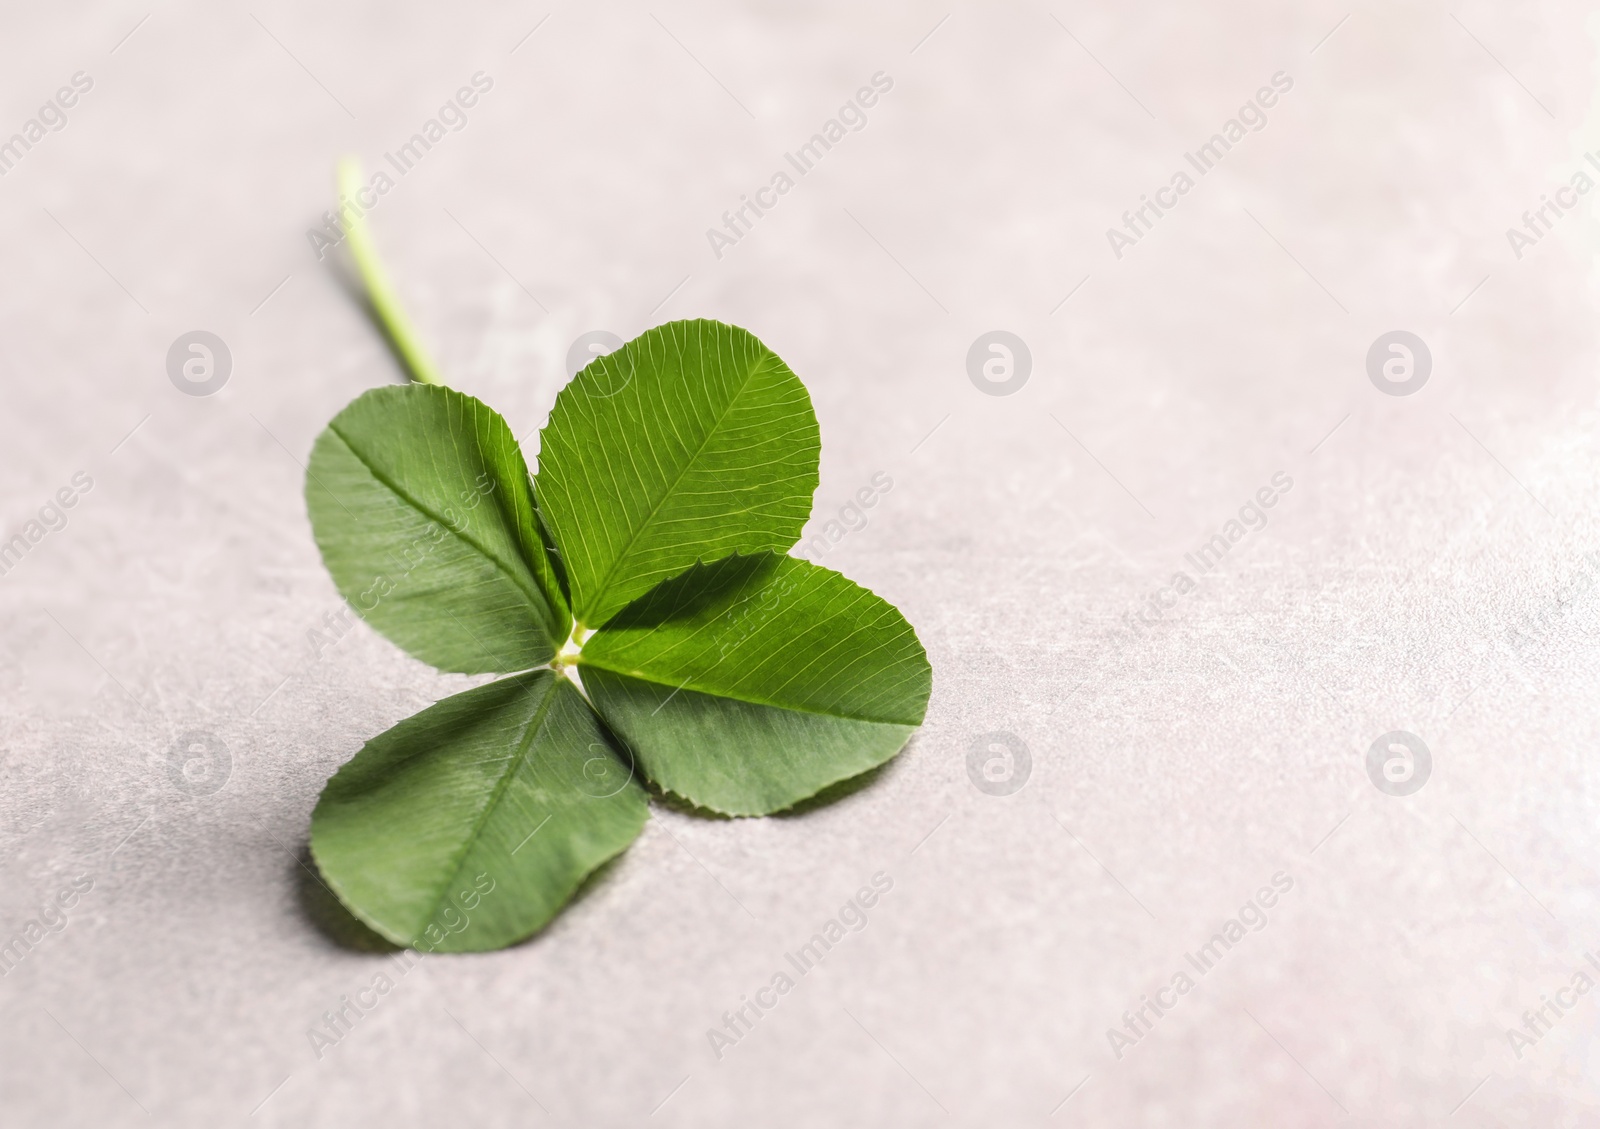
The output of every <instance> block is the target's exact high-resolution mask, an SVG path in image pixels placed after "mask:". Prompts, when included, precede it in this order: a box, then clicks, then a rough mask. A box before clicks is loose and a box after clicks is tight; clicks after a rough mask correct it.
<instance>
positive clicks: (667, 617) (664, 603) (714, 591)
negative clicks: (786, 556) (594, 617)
mask: <svg viewBox="0 0 1600 1129" xmlns="http://www.w3.org/2000/svg"><path fill="white" fill-rule="evenodd" d="M782 559H783V557H782V556H781V554H778V553H770V552H769V553H752V554H744V553H734V554H732V555H730V556H726V557H721V558H719V559H717V560H715V561H711V562H709V563H707V562H705V561H696V562H695V563H694V564H692V565H690V566H689V567H688V568H686V569H684V570H683V571H682V572H680V573H678V574H677V575H676V576H672V577H669V578H667V579H666V580H663V581H661V583H659V584H657V585H656V586H655V587H654V588H652V589H650V590H649V591H648V592H646V593H645V594H644V595H642V596H640V597H638V598H637V599H635V600H634V601H633V602H632V603H631V604H629V605H628V606H627V607H625V608H623V609H622V610H621V611H619V612H618V613H617V614H616V615H614V616H612V617H611V619H609V620H608V621H607V622H606V623H605V626H606V627H609V628H612V629H619V628H634V629H638V628H646V627H660V626H661V625H662V624H666V623H672V622H675V621H678V620H684V619H692V618H694V617H695V616H697V615H700V614H702V613H703V612H705V611H707V610H709V609H712V608H716V607H718V606H719V605H722V604H727V605H728V606H727V607H726V608H725V609H723V614H728V613H731V612H732V611H733V610H734V608H735V607H737V606H738V603H744V602H748V601H749V600H751V599H754V598H755V596H756V595H757V594H759V593H760V591H761V585H762V584H763V583H765V582H766V580H767V578H768V577H769V576H770V574H771V573H772V572H773V571H774V570H776V569H777V567H778V565H779V562H780V561H781V560H782ZM740 590H745V591H747V592H748V593H749V594H748V595H746V596H745V597H744V598H743V600H742V601H738V602H737V603H736V594H737V593H738V592H739V591H740Z"/></svg>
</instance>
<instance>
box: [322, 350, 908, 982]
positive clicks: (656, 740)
mask: <svg viewBox="0 0 1600 1129" xmlns="http://www.w3.org/2000/svg"><path fill="white" fill-rule="evenodd" d="M819 454H820V439H819V432H818V428H817V421H816V416H815V414H814V413H813V411H812V407H811V398H810V396H809V395H808V394H807V392H806V389H805V386H804V385H803V384H801V382H800V380H799V379H798V378H797V377H796V376H795V375H794V373H793V372H791V371H790V370H789V367H788V366H787V365H785V364H784V363H783V361H781V360H780V359H779V358H778V357H777V356H776V355H775V354H773V352H772V351H771V350H769V349H768V348H767V347H766V346H764V345H763V344H761V342H760V341H758V340H756V338H755V337H754V336H752V335H751V334H750V333H748V332H746V331H745V330H742V329H738V328H735V327H733V326H728V325H723V324H721V323H719V322H714V321H680V322H672V323H669V324H667V325H662V326H658V327H657V328H655V329H652V330H649V331H647V332H646V333H644V334H642V335H641V336H639V337H637V338H635V339H634V340H633V341H630V342H628V343H627V344H626V345H624V346H623V347H622V348H621V349H619V350H617V351H616V352H614V353H611V354H609V355H607V356H604V357H600V358H598V359H596V360H595V361H593V362H592V363H590V364H589V365H588V367H586V368H585V369H584V370H583V371H582V372H580V373H579V374H578V375H577V377H576V378H574V379H573V381H572V382H571V383H570V384H568V385H567V386H566V387H565V388H563V389H562V391H561V393H560V394H559V395H558V396H557V398H556V403H555V407H554V409H553V410H552V412H551V414H550V420H549V423H548V424H547V425H546V426H545V428H544V430H543V432H542V433H541V435H540V447H539V460H538V462H539V465H538V473H537V475H536V476H534V477H530V475H529V473H528V467H527V464H526V463H525V461H524V460H523V456H522V453H521V451H520V450H519V449H518V446H517V443H516V441H515V439H514V438H513V437H512V433H511V430H510V429H509V428H508V427H507V425H506V423H505V421H504V420H503V419H501V417H500V416H499V415H497V414H496V413H495V412H494V411H492V410H491V409H489V408H488V407H487V406H485V405H484V404H482V403H481V402H479V401H477V400H475V399H473V398H472V397H470V396H466V395H463V394H461V393H460V392H456V391H453V390H451V389H449V388H446V387H442V386H440V385H437V384H429V383H418V384H412V385H408V386H396V387H385V388H378V389H374V390H372V391H370V392H367V393H366V394H364V395H362V396H361V397H359V398H358V399H356V400H355V401H354V402H353V403H351V404H350V405H349V406H348V407H346V408H345V409H344V410H343V411H341V412H340V413H339V414H338V415H337V416H335V417H334V419H333V421H332V422H331V423H330V424H329V425H328V427H327V429H326V430H325V431H324V432H323V433H322V435H321V436H320V437H319V438H318V439H317V442H316V445H315V447H314V448H313V451H312V455H311V461H310V466H309V471H308V473H307V476H306V502H307V506H308V508H309V510H310V515H311V524H312V529H313V532H314V534H315V536H316V541H317V545H318V546H319V548H320V549H321V551H322V558H323V560H324V562H325V563H326V564H327V567H328V571H329V572H330V573H331V574H332V576H333V579H334V582H335V584H336V585H337V586H338V588H339V591H340V593H341V594H342V595H343V596H344V597H345V599H346V600H348V601H349V602H350V603H351V605H352V606H354V607H355V608H356V610H357V611H359V612H360V613H361V615H362V616H363V617H364V618H365V619H366V621H367V622H368V623H369V624H371V625H372V626H373V627H374V628H376V629H377V630H378V631H380V632H382V633H383V634H384V635H386V636H388V638H389V639H391V640H392V641H393V642H395V643H396V644H398V645H399V646H400V647H402V648H404V649H405V650H406V651H408V652H409V653H410V654H412V655H414V656H415V657H417V658H418V659H421V660H422V661H424V662H426V663H429V664H431V665H433V666H435V667H437V668H438V669H440V670H444V671H454V672H460V673H466V674H485V673H494V674H504V675H508V676H509V677H505V678H502V679H500V680H498V681H494V682H489V683H487V684H484V685H481V686H478V687H476V688H475V689H472V690H468V691H466V692H465V693H462V694H457V695H455V696H453V697H450V698H446V699H444V700H443V701H440V702H438V703H436V704H434V705H433V706H431V707H429V708H428V709H425V710H423V711H422V712H421V713H419V714H417V715H416V716H414V717H411V718H408V719H406V720H405V721H402V722H400V723H399V724H398V725H396V726H395V727H394V728H392V729H390V730H388V731H387V732H385V733H382V734H380V735H379V736H377V737H375V738H373V739H372V740H371V741H369V742H367V744H366V745H365V746H364V747H363V748H362V749H361V751H360V752H358V753H357V754H356V755H355V757H354V758H352V759H351V760H350V761H349V762H348V763H346V764H345V765H344V766H343V767H342V768H340V770H339V771H338V773H336V774H335V775H334V777H333V778H332V779H331V780H330V781H329V782H328V784H327V787H326V788H325V789H324V790H323V793H322V797H321V799H320V801H319V802H318V804H317V807H316V811H315V813H314V814H313V816H312V824H311V850H312V854H313V856H314V857H315V859H316V862H317V865H318V867H319V868H320V870H321V872H322V875H323V877H324V878H325V879H326V880H327V882H328V884H329V886H330V887H331V888H332V889H333V890H334V892H335V893H337V894H338V896H339V897H340V899H341V900H342V901H343V902H344V903H345V905H346V906H347V907H348V908H349V909H350V910H351V911H352V912H353V913H354V914H355V915H356V916H357V917H359V918H360V919H361V920H362V921H363V922H365V923H366V924H367V925H369V926H371V927H372V928H373V929H375V930H376V931H377V932H378V933H380V934H382V935H383V936H384V937H386V938H388V939H389V940H390V941H393V942H395V943H396V944H401V945H413V946H416V947H420V948H426V949H429V950H430V951H467V950H482V949H494V948H500V947H502V946H504V945H509V944H512V943H514V942H516V941H519V940H521V939H523V938H525V937H528V936H529V935H530V934H532V933H534V932H536V931H537V930H538V929H540V928H541V927H542V926H544V925H545V924H546V923H547V922H548V921H549V920H550V919H551V918H552V917H553V916H554V915H555V913H556V912H557V911H558V910H559V909H560V908H561V906H562V905H563V904H564V903H565V902H566V901H567V899H568V898H570V897H571V896H572V894H573V892H574V891H575V890H576V889H577V888H578V886H579V885H580V883H582V881H583V880H584V878H585V877H586V876H587V875H588V874H590V873H591V872H592V871H593V870H594V869H595V868H596V867H598V866H600V865H601V864H602V863H603V862H605V861H606V860H607V859H609V858H611V857H613V856H615V855H617V854H618V853H619V852H621V851H622V850H624V849H625V848H626V847H627V846H628V844H629V843H631V842H632V841H633V839H634V838H635V837H636V836H637V835H638V834H639V832H640V831H641V829H642V828H643V826H644V822H645V820H646V818H647V814H648V813H647V803H646V799H647V791H646V787H645V785H646V784H648V785H651V786H653V787H654V788H655V789H657V790H659V791H660V792H663V793H671V794H674V795H676V796H678V797H681V798H682V799H683V800H685V801H688V802H689V803H690V804H692V805H694V806H695V807H697V808H700V809H703V810H706V811H710V812H714V813H722V814H725V815H735V816H751V815H764V814H768V813H770V812H774V811H779V810H782V809H784V808H788V807H791V806H793V805H794V804H796V803H798V802H799V801H801V800H804V799H806V798H808V797H810V796H814V795H815V794H816V793H818V792H819V791H821V790H822V789H824V788H826V787H828V786H829V785H831V784H834V783H836V782H838V781H841V780H844V779H847V778H849V777H852V776H857V775H859V774H860V773H863V772H865V771H867V770H868V769H871V768H873V767H875V766H877V765H880V764H882V763H884V762H885V761H887V760H889V759H890V758H891V757H893V756H894V755H895V754H896V753H897V752H899V751H900V749H901V748H902V747H903V746H904V745H905V743H906V741H907V740H908V739H909V737H910V735H911V734H912V732H913V731H914V730H915V729H916V728H917V726H919V725H920V724H921V723H922V719H923V715H924V713H925V711H926V708H927V702H928V695H929V692H930V690H931V686H932V672H931V670H930V668H929V665H928V660H927V656H926V654H925V653H924V651H923V649H922V646H921V644H920V643H919V642H918V640H917V637H916V633H915V632H914V631H913V630H912V628H911V626H910V625H909V624H908V623H907V622H906V620H905V618H904V617H903V616H901V614H900V613H899V612H898V611H897V610H896V609H895V608H894V607H893V606H891V605H890V604H888V603H887V602H885V601H884V600H882V599H881V598H879V597H878V596H875V595H873V594H872V593H871V592H869V591H867V590H866V589H864V588H862V587H860V586H859V585H857V584H855V583H853V582H851V581H850V580H848V579H846V578H845V577H843V576H841V575H840V574H839V573H837V572H833V571H831V570H829V569H825V568H821V567H819V566H817V565H813V564H811V563H809V562H807V561H803V560H800V559H797V558H794V557H789V556H786V555H784V554H785V553H786V552H787V550H788V549H789V548H790V547H792V546H793V545H794V544H795V542H796V541H797V540H798V539H799V536H800V531H801V528H802V527H803V526H804V524H805V522H806V519H807V517H808V516H809V515H810V512H811V499H812V494H813V493H814V492H815V490H816V487H817V482H818V471H817V467H818V457H819Z"/></svg>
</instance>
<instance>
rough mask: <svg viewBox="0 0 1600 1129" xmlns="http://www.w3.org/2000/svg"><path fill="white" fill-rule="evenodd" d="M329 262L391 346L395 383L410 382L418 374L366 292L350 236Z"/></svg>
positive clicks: (346, 290) (336, 278)
mask: <svg viewBox="0 0 1600 1129" xmlns="http://www.w3.org/2000/svg"><path fill="white" fill-rule="evenodd" d="M329 262H330V263H331V264H332V268H333V269H332V274H333V277H334V279H335V280H337V282H338V283H339V287H340V289H342V290H343V291H344V292H345V295H346V296H347V297H348V298H349V299H350V300H351V301H352V302H354V303H355V304H356V306H358V307H359V308H360V310H361V312H362V313H363V314H365V315H366V318H367V321H369V322H371V323H372V328H374V329H376V330H377V331H378V336H379V337H381V338H382V339H383V343H384V344H385V345H386V346H388V349H389V355H390V356H391V357H393V358H394V364H395V368H396V369H397V370H399V371H398V373H397V376H398V379H397V380H395V381H394V383H396V384H410V383H411V382H412V380H413V379H414V378H415V374H413V373H412V371H411V366H410V365H409V364H408V363H407V362H406V357H405V354H404V353H403V352H401V350H400V346H399V344H398V343H397V342H396V341H395V339H394V334H393V333H391V332H390V331H389V326H388V324H387V323H386V322H385V321H384V320H383V318H381V317H379V316H378V310H377V307H375V306H374V305H373V304H372V299H371V298H370V297H369V296H368V294H367V284H366V283H365V282H363V281H362V280H361V275H360V273H359V272H358V271H357V269H356V265H355V262H354V260H353V259H352V257H351V254H350V243H349V240H346V241H344V242H343V243H340V244H339V246H338V247H337V248H336V249H335V250H334V252H333V254H332V255H330V256H329Z"/></svg>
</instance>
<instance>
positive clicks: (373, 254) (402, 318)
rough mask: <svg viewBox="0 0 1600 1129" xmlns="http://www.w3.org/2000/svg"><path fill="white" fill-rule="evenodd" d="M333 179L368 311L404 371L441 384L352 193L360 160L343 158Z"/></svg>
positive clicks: (357, 181) (421, 381)
mask: <svg viewBox="0 0 1600 1129" xmlns="http://www.w3.org/2000/svg"><path fill="white" fill-rule="evenodd" d="M337 180H338V190H339V222H340V224H341V225H342V226H343V228H344V233H345V238H346V239H347V240H348V241H349V243H350V253H351V255H352V256H354V258H355V261H356V270H357V271H358V272H359V273H360V275H361V281H362V284H363V285H365V286H366V288H367V300H368V301H370V302H371V303H372V310H373V312H374V313H375V314H376V315H377V317H378V323H379V325H380V326H382V328H383V331H384V333H386V334H387V335H388V337H389V340H390V342H392V343H393V345H394V349H395V352H397V353H399V354H400V359H401V361H402V362H404V364H405V367H406V371H407V374H408V375H409V376H410V377H411V379H412V380H414V381H416V382H417V383H419V384H440V385H442V384H443V383H444V381H442V380H440V379H439V372H438V370H437V369H435V368H434V367H433V360H432V358H430V357H429V356H428V351H427V350H426V349H424V348H423V346H422V341H421V340H420V339H419V338H418V336H417V331H416V329H415V327H413V326H412V324H411V319H409V318H408V317H406V312H405V310H404V309H402V308H401V306H400V298H399V295H397V294H396V293H395V289H394V284H393V283H391V282H390V281H389V275H388V273H387V272H386V271H385V270H384V269H383V260H382V259H380V258H379V257H378V249H377V247H376V246H375V245H374V244H373V242H372V236H371V234H370V233H369V232H368V231H367V219H366V214H365V213H364V212H362V211H361V210H360V209H359V205H358V204H357V203H356V201H357V200H358V197H357V195H356V194H357V193H358V192H360V191H361V189H363V188H365V187H366V185H365V183H364V182H363V181H362V179H361V162H360V161H359V160H358V159H357V158H355V157H346V158H344V159H343V160H342V161H340V162H339V169H338V177H337Z"/></svg>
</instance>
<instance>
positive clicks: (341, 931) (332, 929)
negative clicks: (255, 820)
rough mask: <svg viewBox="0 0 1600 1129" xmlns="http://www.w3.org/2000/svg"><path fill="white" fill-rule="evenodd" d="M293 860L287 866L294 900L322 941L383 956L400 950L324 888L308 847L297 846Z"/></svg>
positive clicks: (346, 948) (350, 950) (355, 950)
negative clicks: (298, 852) (293, 888)
mask: <svg viewBox="0 0 1600 1129" xmlns="http://www.w3.org/2000/svg"><path fill="white" fill-rule="evenodd" d="M295 862H296V865H294V866H293V867H292V868H291V877H292V878H293V880H294V884H295V902H296V904H297V905H298V907H299V909H300V916H301V917H302V918H303V919H304V920H305V921H306V922H307V924H309V925H310V926H311V927H312V928H313V929H315V930H316V931H317V932H318V933H320V934H322V936H323V937H324V938H325V939H326V940H328V941H330V942H332V943H333V944H335V945H337V946H338V947H339V948H341V949H344V950H346V951H348V952H355V953H372V954H374V955H385V954H388V953H397V952H399V951H400V946H399V945H396V944H395V943H394V942H393V941H390V940H389V939H388V938H386V937H383V936H380V935H379V934H377V933H375V932H373V931H372V929H370V928H369V927H368V926H367V925H366V924H364V923H363V922H362V921H361V920H360V919H359V918H357V917H356V916H355V915H354V914H353V913H351V912H350V911H349V910H347V909H345V908H344V903H343V902H341V901H340V900H339V899H338V897H337V896H335V894H334V892H333V891H332V890H330V889H328V887H327V884H326V883H324V882H323V881H322V877H321V875H319V874H318V873H317V864H316V860H314V859H313V858H312V857H311V850H310V848H309V847H302V848H301V849H300V855H299V858H297V859H296V860H295Z"/></svg>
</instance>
